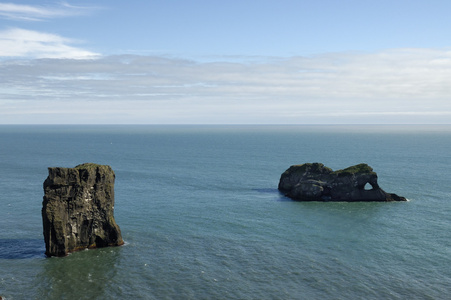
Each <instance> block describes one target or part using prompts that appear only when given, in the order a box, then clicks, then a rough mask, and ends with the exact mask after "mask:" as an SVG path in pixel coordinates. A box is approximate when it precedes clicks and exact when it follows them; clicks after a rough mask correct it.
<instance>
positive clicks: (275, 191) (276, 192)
mask: <svg viewBox="0 0 451 300" xmlns="http://www.w3.org/2000/svg"><path fill="white" fill-rule="evenodd" d="M252 190H253V191H255V192H258V193H262V194H269V195H274V196H276V197H277V201H289V202H293V201H292V200H291V199H289V198H287V197H285V195H284V194H283V193H281V192H280V191H279V190H278V189H276V188H256V189H252Z"/></svg>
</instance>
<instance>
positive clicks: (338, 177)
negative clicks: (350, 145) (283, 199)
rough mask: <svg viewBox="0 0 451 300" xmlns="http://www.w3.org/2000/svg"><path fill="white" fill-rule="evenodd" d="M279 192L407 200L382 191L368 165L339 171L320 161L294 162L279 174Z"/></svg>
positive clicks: (303, 197) (306, 197)
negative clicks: (294, 163)
mask: <svg viewBox="0 0 451 300" xmlns="http://www.w3.org/2000/svg"><path fill="white" fill-rule="evenodd" d="M279 191H280V192H282V193H283V194H284V195H285V196H287V197H289V198H291V199H294V200H298V201H349V202H352V201H382V202H384V201H406V198H404V197H400V196H398V195H396V194H390V193H386V192H385V191H384V190H382V189H381V188H380V187H379V185H378V183H377V174H376V173H375V172H374V171H373V169H372V168H371V167H370V166H368V165H367V164H359V165H355V166H351V167H349V168H346V169H343V170H338V171H333V170H332V169H330V168H328V167H326V166H324V165H323V164H321V163H306V164H302V165H294V166H291V167H290V168H288V169H287V170H286V171H285V172H284V173H283V174H282V175H281V177H280V181H279Z"/></svg>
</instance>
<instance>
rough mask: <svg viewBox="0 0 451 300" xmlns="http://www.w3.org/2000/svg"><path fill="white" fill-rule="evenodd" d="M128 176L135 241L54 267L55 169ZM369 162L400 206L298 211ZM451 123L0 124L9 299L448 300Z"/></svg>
mask: <svg viewBox="0 0 451 300" xmlns="http://www.w3.org/2000/svg"><path fill="white" fill-rule="evenodd" d="M84 162H95V163H100V164H108V165H110V166H111V167H112V168H113V170H114V171H115V173H116V185H115V196H116V205H115V217H116V222H117V223H118V224H119V226H120V227H121V230H122V235H123V238H124V240H125V241H126V245H125V246H122V247H115V248H104V249H96V250H88V251H82V252H78V253H73V254H71V255H69V256H68V257H65V258H45V256H44V250H45V247H44V239H43V235H42V223H41V207H42V197H43V188H42V184H43V182H44V180H45V179H46V177H47V174H48V173H47V167H51V166H61V167H74V166H75V165H78V164H80V163H84ZM305 162H322V163H324V164H325V165H326V166H329V167H331V168H333V169H342V168H345V167H348V166H350V165H354V164H357V163H361V162H365V163H368V164H369V165H370V166H372V167H373V168H374V170H375V171H376V172H377V173H378V176H379V184H380V186H381V187H382V188H383V189H384V190H385V191H387V192H393V193H397V194H399V195H401V196H405V197H407V198H408V199H409V200H410V201H409V202H402V203H317V202H311V203H299V202H293V201H290V200H288V199H286V198H284V197H282V196H281V195H280V194H279V193H278V192H277V184H278V181H279V178H280V174H281V173H282V172H283V171H285V170H286V169H287V168H288V167H289V166H290V165H293V164H300V163H305ZM450 170H451V126H0V296H2V297H3V298H4V299H450V298H449V297H450V295H451V239H450V238H451V233H450V232H451V172H450Z"/></svg>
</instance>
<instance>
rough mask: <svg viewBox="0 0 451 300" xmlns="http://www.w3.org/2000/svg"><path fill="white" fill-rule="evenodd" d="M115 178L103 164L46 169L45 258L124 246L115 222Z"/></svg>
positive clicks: (44, 202) (108, 167)
mask: <svg viewBox="0 0 451 300" xmlns="http://www.w3.org/2000/svg"><path fill="white" fill-rule="evenodd" d="M114 179H115V174H114V171H113V170H112V169H111V167H110V166H106V165H98V164H92V163H86V164H82V165H78V166H76V167H75V168H58V167H57V168H49V176H48V177H47V179H46V180H45V181H44V200H43V202H42V223H43V228H44V240H45V249H46V251H45V254H46V255H47V256H66V255H67V254H68V253H70V252H74V251H78V250H83V249H86V248H98V247H99V248H100V247H108V246H120V245H122V244H124V241H123V240H122V235H121V230H120V229H119V226H118V225H117V224H116V221H115V220H114Z"/></svg>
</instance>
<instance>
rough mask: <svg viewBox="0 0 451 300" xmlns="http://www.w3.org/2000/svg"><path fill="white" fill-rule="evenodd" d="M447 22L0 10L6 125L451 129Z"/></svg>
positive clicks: (347, 8) (369, 16)
mask: <svg viewBox="0 0 451 300" xmlns="http://www.w3.org/2000/svg"><path fill="white" fill-rule="evenodd" d="M450 11H451V2H450V1H447V0H442V1H437V0H435V1H434V0H431V1H415V0H410V1H407V0H398V1H393V0H391V1H385V0H382V1H365V0H360V1H352V0H342V1H337V0H336V1H330V0H318V1H301V0H298V1H291V0H290V1H283V0H281V1H127V2H126V1H114V0H113V1H112V0H109V1H106V0H104V1H70V0H69V1H14V2H12V1H10V2H4V1H0V124H16V123H23V124H30V123H38V124H58V123H70V124H73V123H82V124H128V123H130V124H211V123H221V124H247V123H252V124H255V123H257V124H259V123H274V124H348V123H376V124H379V123H403V124H410V123H419V124H423V123H435V124H443V123H451V122H450V120H451V101H450V100H451V42H450V39H449V32H450V31H451V18H449V16H448V14H449V12H450Z"/></svg>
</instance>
